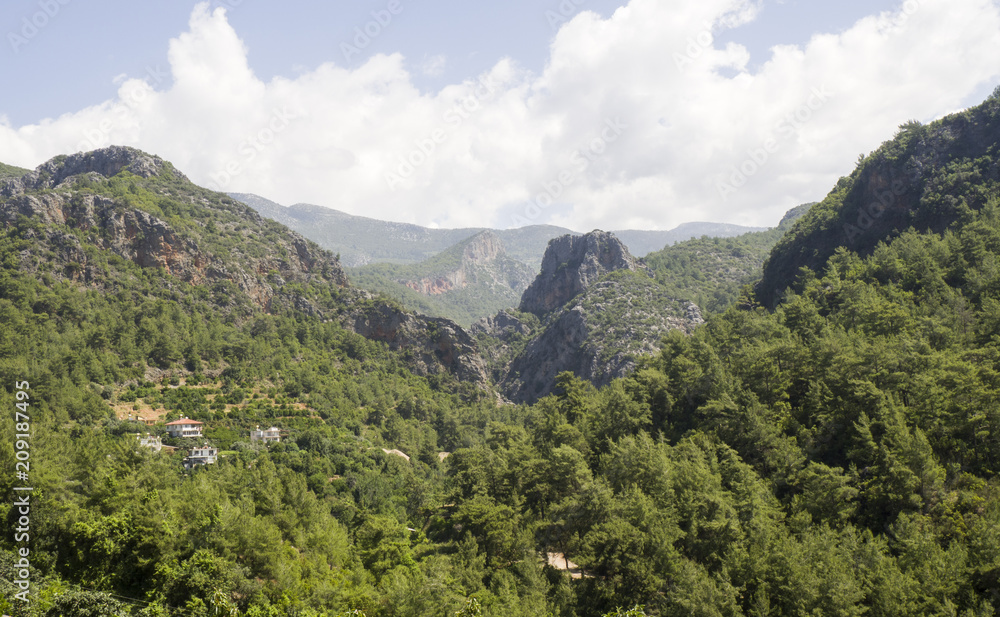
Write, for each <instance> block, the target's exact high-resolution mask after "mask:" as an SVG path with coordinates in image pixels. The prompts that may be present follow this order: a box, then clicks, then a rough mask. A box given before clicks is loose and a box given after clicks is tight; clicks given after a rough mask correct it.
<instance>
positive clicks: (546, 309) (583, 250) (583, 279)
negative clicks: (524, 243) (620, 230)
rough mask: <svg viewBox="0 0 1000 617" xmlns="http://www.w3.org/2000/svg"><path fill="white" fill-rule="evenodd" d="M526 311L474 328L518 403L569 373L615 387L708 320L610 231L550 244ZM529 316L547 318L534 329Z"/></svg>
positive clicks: (497, 376)
mask: <svg viewBox="0 0 1000 617" xmlns="http://www.w3.org/2000/svg"><path fill="white" fill-rule="evenodd" d="M520 310H521V311H522V313H521V315H520V316H519V315H515V314H511V313H507V312H501V313H498V314H497V315H496V316H495V317H492V318H489V319H483V320H481V321H480V322H478V323H477V324H476V325H475V326H474V328H473V333H474V334H475V335H476V336H477V337H478V338H479V339H480V341H481V342H482V348H483V349H484V353H485V354H486V358H487V360H488V361H489V362H490V364H491V366H493V374H494V377H495V379H496V380H497V382H498V383H499V385H500V388H501V392H502V393H503V395H504V396H505V397H507V398H508V399H509V400H511V401H514V402H518V403H534V402H535V401H537V400H538V399H539V398H541V397H543V396H545V395H547V394H550V393H551V392H552V391H553V388H554V387H555V383H556V377H557V376H558V375H559V373H561V372H563V371H569V372H572V373H573V374H574V375H576V376H577V377H580V378H581V379H586V380H587V381H590V382H591V383H593V384H594V385H596V386H604V385H607V384H609V383H611V381H612V380H613V379H616V378H619V377H625V376H627V375H628V374H630V373H631V372H632V371H634V370H635V368H636V366H637V365H638V360H639V358H640V357H642V356H649V355H653V354H655V353H656V352H657V351H658V349H659V347H658V345H659V342H660V340H661V339H662V337H663V336H664V335H665V334H666V333H667V332H669V331H671V330H682V331H685V332H690V331H691V330H692V329H693V328H694V327H695V326H697V325H698V324H700V323H702V321H703V320H702V318H701V313H700V311H699V310H698V307H697V306H696V305H694V304H692V303H690V302H680V301H677V300H676V299H674V298H671V297H670V296H669V295H668V292H667V291H666V289H665V288H664V287H663V286H661V285H659V284H658V283H656V281H655V280H653V277H652V275H651V273H650V272H649V270H648V268H646V266H645V265H644V264H643V263H642V261H641V260H638V259H636V258H635V257H633V256H632V255H631V254H630V253H629V252H628V249H627V248H625V246H624V245H623V244H622V243H621V242H620V241H619V240H618V239H617V238H616V237H615V236H613V235H612V234H609V233H606V232H603V231H594V232H591V233H589V234H587V235H585V236H563V237H561V238H556V239H554V240H552V241H550V242H549V247H548V250H547V251H546V253H545V257H544V258H543V260H542V272H541V274H539V275H538V277H537V278H536V279H535V281H534V282H533V283H532V284H531V286H530V287H528V289H527V291H525V292H524V295H523V296H522V298H521V307H520ZM524 313H532V314H533V315H524ZM525 317H530V318H531V319H534V318H535V317H537V318H539V319H540V320H541V323H540V324H539V325H535V326H529V325H528V324H527V323H525V321H524V318H525Z"/></svg>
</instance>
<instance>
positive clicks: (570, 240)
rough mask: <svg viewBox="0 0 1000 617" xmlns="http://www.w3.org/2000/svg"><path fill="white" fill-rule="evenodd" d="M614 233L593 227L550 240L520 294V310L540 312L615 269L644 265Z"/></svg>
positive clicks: (565, 300) (545, 311) (555, 307)
mask: <svg viewBox="0 0 1000 617" xmlns="http://www.w3.org/2000/svg"><path fill="white" fill-rule="evenodd" d="M643 268H644V266H642V265H641V263H640V262H639V260H637V259H636V258H635V257H632V255H631V254H629V252H628V249H627V248H625V245H624V244H622V243H621V241H619V240H618V238H616V237H615V236H614V235H612V234H610V233H608V232H605V231H600V230H595V231H592V232H590V233H589V234H586V235H583V236H570V235H567V236H562V237H559V238H555V239H553V240H551V241H549V246H548V249H547V250H546V251H545V257H543V258H542V271H541V273H540V274H539V275H538V276H537V277H536V278H535V281H534V282H533V283H532V284H531V285H530V286H529V287H528V289H527V290H525V292H524V294H523V295H522V296H521V305H520V307H519V308H520V310H522V311H525V312H528V313H534V314H536V315H543V314H545V313H548V312H550V311H553V310H556V309H558V308H559V307H561V306H563V305H564V304H566V303H567V302H569V301H570V300H572V299H573V298H574V297H575V296H576V295H577V294H579V293H580V292H581V291H583V290H584V289H586V288H587V286H588V285H590V284H591V283H593V282H594V281H596V280H597V279H599V278H601V277H602V276H604V275H605V274H607V273H608V272H613V271H615V270H639V269H643Z"/></svg>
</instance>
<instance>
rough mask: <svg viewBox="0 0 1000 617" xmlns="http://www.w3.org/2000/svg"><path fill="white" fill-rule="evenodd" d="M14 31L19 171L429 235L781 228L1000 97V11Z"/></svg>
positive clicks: (434, 18)
mask: <svg viewBox="0 0 1000 617" xmlns="http://www.w3.org/2000/svg"><path fill="white" fill-rule="evenodd" d="M317 5H320V6H317ZM0 34H3V35H4V41H3V43H0V45H2V47H0V83H3V84H4V87H3V88H2V90H0V161H2V162H4V163H8V164H14V165H20V166H22V167H28V168H34V167H35V166H37V165H39V164H41V163H43V162H44V161H46V160H48V159H49V158H51V157H53V156H56V155H58V154H66V153H73V152H79V151H88V150H93V149H95V148H100V147H104V146H108V145H111V144H121V145H128V146H133V147H136V148H139V149H142V150H144V151H146V152H149V153H151V154H156V155H159V156H161V157H163V158H164V159H167V160H169V161H171V162H172V163H173V164H174V165H175V166H176V167H177V168H178V169H180V170H181V171H182V172H184V173H185V174H186V175H187V176H188V177H189V178H191V180H193V181H194V182H196V183H197V184H200V185H202V186H207V187H209V188H213V189H215V190H221V191H226V192H249V193H256V194H258V195H261V196H263V197H266V198H268V199H271V200H273V201H276V202H278V203H281V204H284V205H291V204H295V203H312V204H318V205H322V206H327V207H331V208H336V209H338V210H341V211H344V212H349V213H351V214H356V215H363V216H370V217H375V218H380V219H386V220H395V221H405V222H410V223H417V224H420V225H425V226H429V227H469V226H477V227H479V226H484V227H495V228H510V227H521V226H524V225H528V224H538V223H547V224H554V225H560V226H563V227H568V228H570V229H574V230H577V231H589V230H590V229H671V228H673V227H675V226H677V225H678V224H681V223H684V222H690V221H714V222H726V223H736V224H744V225H756V226H773V225H775V224H776V223H777V221H778V220H779V219H780V218H781V216H782V214H783V213H784V212H785V211H787V210H788V209H790V208H792V207H794V206H796V205H798V204H801V203H805V202H810V201H818V200H820V199H822V198H823V197H824V196H825V195H826V194H827V193H828V192H829V190H830V189H831V188H832V187H833V185H834V184H835V183H836V181H837V179H838V178H839V177H841V176H844V175H848V174H849V173H850V172H851V171H852V169H853V168H854V166H855V164H856V162H857V160H858V157H859V155H864V154H868V153H870V152H872V151H873V150H875V149H876V148H877V147H878V146H879V145H880V144H881V143H882V142H884V141H886V140H888V139H891V138H892V137H893V135H894V134H895V132H896V130H897V128H898V126H899V125H900V124H903V123H905V122H907V121H909V120H912V119H915V120H919V121H921V122H929V121H932V120H934V119H936V118H939V117H942V116H944V115H946V114H949V113H953V112H955V111H959V110H961V109H964V108H966V107H969V106H971V105H975V104H978V103H979V102H981V101H982V100H983V99H985V98H986V97H987V96H988V95H989V94H990V93H991V92H992V91H993V89H994V88H995V87H996V85H997V84H998V83H1000V62H998V61H997V59H998V58H1000V0H906V1H905V2H904V1H889V0H866V1H862V0H845V1H842V2H838V3H834V2H820V1H818V0H784V1H779V0H695V1H692V0H630V1H627V2H625V1H622V0H618V1H612V0H541V1H539V0H508V1H507V2H505V3H482V4H474V3H468V2H466V3H458V2H450V3H449V2H443V1H440V0H421V1H420V2H413V1H412V0H360V1H358V0H355V1H352V2H346V1H343V0H341V1H334V2H326V3H316V2H307V1H305V0H288V1H286V2H282V3H277V2H265V1H264V0H213V1H211V2H200V3H194V2H183V1H180V2H179V1H176V0H175V1H173V2H169V3H167V2H134V1H133V0H128V1H126V0H90V1H88V2H83V1H82V0H7V2H5V3H4V5H3V8H0Z"/></svg>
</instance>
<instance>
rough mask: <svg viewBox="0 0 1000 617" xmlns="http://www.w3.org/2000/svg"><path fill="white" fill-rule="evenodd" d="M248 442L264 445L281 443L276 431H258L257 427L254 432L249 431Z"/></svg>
mask: <svg viewBox="0 0 1000 617" xmlns="http://www.w3.org/2000/svg"><path fill="white" fill-rule="evenodd" d="M250 441H251V443H252V442H254V441H263V442H264V443H271V442H275V443H277V442H279V441H281V435H279V433H278V429H277V428H275V427H273V426H272V427H271V428H269V429H265V430H263V431H262V430H260V427H259V426H258V427H257V428H256V429H255V430H252V431H250Z"/></svg>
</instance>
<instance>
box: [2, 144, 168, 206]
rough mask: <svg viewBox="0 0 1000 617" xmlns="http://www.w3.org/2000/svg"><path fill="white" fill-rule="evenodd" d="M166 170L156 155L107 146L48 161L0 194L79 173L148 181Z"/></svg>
mask: <svg viewBox="0 0 1000 617" xmlns="http://www.w3.org/2000/svg"><path fill="white" fill-rule="evenodd" d="M168 167H169V165H168V164H167V162H166V161H164V160H163V159H161V158H160V157H158V156H153V155H150V154H146V153H145V152H142V151H141V150H136V149H135V148H129V147H128V146H109V147H107V148H101V149H99V150H92V151H90V152H80V153H77V154H71V155H68V156H65V155H64V156H57V157H55V158H53V159H50V160H49V161H47V162H45V163H42V164H41V165H39V166H38V168H36V169H35V170H34V171H32V172H30V173H28V174H25V175H24V176H23V177H21V178H18V179H14V180H7V181H6V182H4V183H3V186H2V187H0V194H2V195H4V196H6V197H13V196H14V195H19V194H21V193H24V192H25V191H28V190H40V189H50V188H57V187H59V186H60V185H61V184H62V183H63V182H64V181H65V180H66V179H67V178H71V177H73V176H78V175H81V174H98V175H100V176H103V177H104V178H111V177H114V176H116V175H117V174H119V173H120V172H121V171H122V170H125V171H128V172H130V173H132V174H134V175H136V176H139V177H141V178H149V177H152V176H157V175H159V174H160V173H162V172H163V171H164V170H165V169H167V168H168ZM169 168H170V171H171V173H173V174H174V175H175V176H177V177H178V178H179V179H183V180H187V178H186V177H184V176H183V174H181V173H180V172H178V171H176V170H174V169H173V168H172V167H169Z"/></svg>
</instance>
